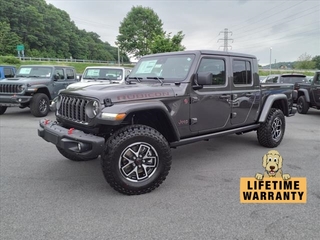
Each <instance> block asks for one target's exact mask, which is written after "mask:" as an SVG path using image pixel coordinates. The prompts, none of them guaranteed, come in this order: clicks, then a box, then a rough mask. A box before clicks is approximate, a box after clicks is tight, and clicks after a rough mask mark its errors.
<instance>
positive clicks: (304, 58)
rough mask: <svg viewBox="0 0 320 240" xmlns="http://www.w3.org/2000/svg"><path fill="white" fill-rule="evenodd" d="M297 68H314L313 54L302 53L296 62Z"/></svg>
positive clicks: (295, 66)
mask: <svg viewBox="0 0 320 240" xmlns="http://www.w3.org/2000/svg"><path fill="white" fill-rule="evenodd" d="M294 68H295V69H314V68H315V63H314V62H313V61H312V57H311V55H309V54H307V53H304V54H302V55H300V57H299V58H298V61H297V62H295V64H294Z"/></svg>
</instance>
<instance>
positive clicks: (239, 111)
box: [231, 58, 260, 126]
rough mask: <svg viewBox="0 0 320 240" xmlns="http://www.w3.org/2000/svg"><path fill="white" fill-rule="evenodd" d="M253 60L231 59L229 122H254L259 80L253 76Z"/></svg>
mask: <svg viewBox="0 0 320 240" xmlns="http://www.w3.org/2000/svg"><path fill="white" fill-rule="evenodd" d="M253 64H254V63H253V61H252V60H250V59H247V58H246V59H241V58H233V59H232V72H233V77H232V90H231V93H232V94H231V107H232V110H231V124H232V125H233V126H236V125H239V126H240V125H247V124H251V123H253V122H255V120H256V119H255V118H256V115H257V111H258V107H259V101H260V95H259V94H260V81H259V77H258V75H257V76H256V77H255V78H254V76H253V72H254V71H253V69H254V67H255V66H253Z"/></svg>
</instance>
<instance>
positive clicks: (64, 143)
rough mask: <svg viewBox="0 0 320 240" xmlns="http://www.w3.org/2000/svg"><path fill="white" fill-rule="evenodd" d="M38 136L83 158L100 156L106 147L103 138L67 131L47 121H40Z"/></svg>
mask: <svg viewBox="0 0 320 240" xmlns="http://www.w3.org/2000/svg"><path fill="white" fill-rule="evenodd" d="M38 135H39V136H40V137H42V138H43V139H44V140H46V141H47V142H51V143H53V144H55V145H56V146H58V147H60V148H62V149H64V150H67V151H69V152H73V153H74V154H76V155H78V156H82V157H89V158H91V157H97V156H99V155H100V154H101V153H102V151H103V149H104V145H105V139H104V138H103V137H98V136H95V135H92V134H87V133H84V132H83V131H80V130H77V129H74V128H70V129H67V128H64V127H61V126H59V125H58V124H57V123H56V122H53V121H50V120H47V119H42V120H40V123H39V128H38Z"/></svg>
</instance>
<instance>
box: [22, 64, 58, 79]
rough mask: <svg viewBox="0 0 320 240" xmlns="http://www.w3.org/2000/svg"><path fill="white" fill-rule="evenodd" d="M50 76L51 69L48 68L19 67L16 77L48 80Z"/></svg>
mask: <svg viewBox="0 0 320 240" xmlns="http://www.w3.org/2000/svg"><path fill="white" fill-rule="evenodd" d="M51 75H52V68H50V67H21V68H19V70H18V71H17V74H16V77H30V78H31V77H32V78H40V77H41V78H50V77H51Z"/></svg>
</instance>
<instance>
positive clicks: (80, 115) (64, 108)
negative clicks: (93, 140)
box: [58, 96, 89, 123]
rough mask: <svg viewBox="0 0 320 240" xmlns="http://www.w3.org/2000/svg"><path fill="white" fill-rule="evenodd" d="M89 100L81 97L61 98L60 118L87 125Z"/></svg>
mask: <svg viewBox="0 0 320 240" xmlns="http://www.w3.org/2000/svg"><path fill="white" fill-rule="evenodd" d="M88 103H89V100H87V99H83V98H79V97H69V96H61V105H60V108H59V110H58V113H59V115H60V116H62V117H64V118H66V119H68V120H72V121H78V122H81V123H87V122H88V117H87V115H86V111H85V109H86V105H87V104H88Z"/></svg>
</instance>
